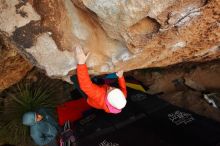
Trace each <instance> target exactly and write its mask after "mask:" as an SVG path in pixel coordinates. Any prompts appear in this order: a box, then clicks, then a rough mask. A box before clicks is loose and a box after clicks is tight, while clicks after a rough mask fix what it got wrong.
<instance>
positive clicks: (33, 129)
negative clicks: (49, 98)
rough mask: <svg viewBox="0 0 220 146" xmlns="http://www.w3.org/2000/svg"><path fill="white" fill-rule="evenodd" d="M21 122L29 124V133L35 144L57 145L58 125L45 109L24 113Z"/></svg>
mask: <svg viewBox="0 0 220 146" xmlns="http://www.w3.org/2000/svg"><path fill="white" fill-rule="evenodd" d="M22 122H23V124H24V125H27V126H30V135H31V137H32V139H33V140H34V142H35V143H36V144H37V145H39V146H44V145H48V146H57V142H56V136H57V133H58V125H57V123H56V122H55V121H54V119H53V118H52V117H51V116H50V115H49V114H48V113H47V112H46V110H45V109H40V110H38V111H37V112H27V113H25V114H24V115H23V119H22Z"/></svg>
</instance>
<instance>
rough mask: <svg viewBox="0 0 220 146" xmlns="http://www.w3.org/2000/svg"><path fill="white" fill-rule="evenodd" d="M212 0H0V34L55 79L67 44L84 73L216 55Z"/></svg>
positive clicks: (70, 64) (218, 33)
mask: <svg viewBox="0 0 220 146" xmlns="http://www.w3.org/2000/svg"><path fill="white" fill-rule="evenodd" d="M219 8H220V1H219V0H210V1H207V0H166V1H162V0H147V1H146V0H138V1H137V0H121V1H116V0H72V1H71V0H1V1H0V35H1V36H3V35H4V37H6V38H7V39H6V40H8V41H9V43H12V44H14V45H15V46H16V49H17V50H18V52H19V53H20V54H21V55H22V56H24V57H25V58H26V59H28V60H29V61H30V62H31V64H33V65H35V66H37V67H39V68H41V69H43V70H45V71H46V73H47V75H49V76H51V77H56V78H61V77H63V76H66V75H67V74H68V72H70V71H72V70H74V69H75V68H76V61H75V59H74V53H73V52H74V49H72V48H73V47H74V46H76V45H82V46H83V47H84V48H85V50H84V51H85V52H86V53H88V52H91V55H90V57H89V59H88V61H87V65H88V66H89V67H90V73H93V74H102V73H107V72H114V71H117V70H120V69H123V70H125V71H128V70H132V69H136V68H144V67H162V66H168V65H172V64H177V63H181V62H188V61H198V62H202V61H208V60H213V59H216V58H219V57H220V48H219V47H220V22H219V20H220V9H219Z"/></svg>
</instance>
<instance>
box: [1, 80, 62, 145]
mask: <svg viewBox="0 0 220 146" xmlns="http://www.w3.org/2000/svg"><path fill="white" fill-rule="evenodd" d="M59 86H60V84H59V83H58V82H57V81H55V82H53V83H52V82H51V81H48V80H47V79H45V78H43V79H41V80H40V81H38V82H35V83H30V82H29V81H23V82H21V83H19V84H17V85H15V86H14V87H12V88H11V89H9V90H8V91H6V95H7V96H6V97H5V98H4V102H3V104H1V105H0V116H1V118H0V144H1V143H8V144H13V145H16V146H30V145H33V144H31V138H30V136H29V127H27V126H24V125H23V124H22V116H23V114H24V113H25V112H28V111H35V110H36V109H39V108H47V109H49V110H52V111H54V109H55V107H56V105H57V104H59V103H60V102H62V99H61V98H59V97H56V95H57V92H59V91H58V90H59Z"/></svg>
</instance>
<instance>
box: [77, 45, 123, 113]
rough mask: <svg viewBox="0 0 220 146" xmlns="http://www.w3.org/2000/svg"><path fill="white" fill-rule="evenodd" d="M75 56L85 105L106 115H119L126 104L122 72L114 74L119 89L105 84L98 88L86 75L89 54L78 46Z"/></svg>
mask: <svg viewBox="0 0 220 146" xmlns="http://www.w3.org/2000/svg"><path fill="white" fill-rule="evenodd" d="M75 55H76V60H77V61H78V65H77V78H78V82H79V86H80V88H81V89H82V91H83V92H85V93H86V95H87V96H88V98H87V103H88V104H89V105H90V106H92V107H94V108H97V109H103V110H104V111H105V112H107V113H113V114H117V113H120V112H121V111H122V109H123V108H124V107H125V105H126V103H127V101H126V96H127V91H126V85H125V80H124V77H123V71H119V72H117V73H116V75H117V76H118V81H119V86H120V89H118V88H114V87H111V86H108V85H106V84H104V85H101V86H99V85H96V84H94V83H92V81H91V80H90V77H89V74H88V69H87V66H86V64H85V63H86V60H87V58H88V56H89V54H88V55H87V56H86V55H85V53H84V52H83V50H82V48H81V47H80V46H79V47H76V49H75Z"/></svg>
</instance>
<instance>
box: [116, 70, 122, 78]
mask: <svg viewBox="0 0 220 146" xmlns="http://www.w3.org/2000/svg"><path fill="white" fill-rule="evenodd" d="M123 73H124V71H123V70H120V71H118V72H117V73H116V75H117V76H118V77H119V78H121V77H122V76H123Z"/></svg>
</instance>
